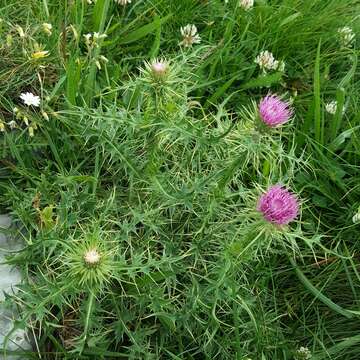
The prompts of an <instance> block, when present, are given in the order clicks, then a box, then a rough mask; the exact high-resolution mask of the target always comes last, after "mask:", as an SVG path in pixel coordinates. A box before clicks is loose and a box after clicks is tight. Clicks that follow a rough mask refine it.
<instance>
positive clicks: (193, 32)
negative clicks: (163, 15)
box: [180, 24, 201, 47]
mask: <svg viewBox="0 0 360 360" xmlns="http://www.w3.org/2000/svg"><path fill="white" fill-rule="evenodd" d="M180 32H181V35H182V37H183V40H182V41H181V42H180V45H183V46H185V47H189V46H192V45H193V44H199V43H200V42H201V38H200V35H199V34H198V31H197V28H196V26H195V25H193V24H188V25H186V26H184V27H182V28H180Z"/></svg>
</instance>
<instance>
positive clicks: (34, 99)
mask: <svg viewBox="0 0 360 360" xmlns="http://www.w3.org/2000/svg"><path fill="white" fill-rule="evenodd" d="M20 99H21V100H22V101H23V102H24V104H25V105H27V106H36V107H39V106H40V98H39V96H37V95H34V94H33V93H31V92H26V93H22V94H21V95H20Z"/></svg>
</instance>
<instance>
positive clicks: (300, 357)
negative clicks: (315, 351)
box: [296, 346, 311, 360]
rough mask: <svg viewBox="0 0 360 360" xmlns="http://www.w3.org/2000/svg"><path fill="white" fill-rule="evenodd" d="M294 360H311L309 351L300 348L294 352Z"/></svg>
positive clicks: (305, 348) (302, 347)
mask: <svg viewBox="0 0 360 360" xmlns="http://www.w3.org/2000/svg"><path fill="white" fill-rule="evenodd" d="M296 359H297V360H309V359H311V351H310V350H309V349H308V348H307V347H304V346H301V347H300V348H299V349H298V350H297V351H296Z"/></svg>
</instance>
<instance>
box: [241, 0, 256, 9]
mask: <svg viewBox="0 0 360 360" xmlns="http://www.w3.org/2000/svg"><path fill="white" fill-rule="evenodd" d="M239 6H240V7H242V8H243V9H244V10H246V11H247V10H250V9H251V8H252V7H253V6H254V0H240V1H239Z"/></svg>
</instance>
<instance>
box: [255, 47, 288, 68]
mask: <svg viewBox="0 0 360 360" xmlns="http://www.w3.org/2000/svg"><path fill="white" fill-rule="evenodd" d="M255 63H256V64H258V65H259V67H260V69H262V70H263V71H266V70H279V71H284V70H285V62H284V61H278V60H275V58H274V55H273V54H272V53H271V52H270V51H267V50H265V51H261V52H260V54H259V55H258V56H257V57H256V58H255Z"/></svg>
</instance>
